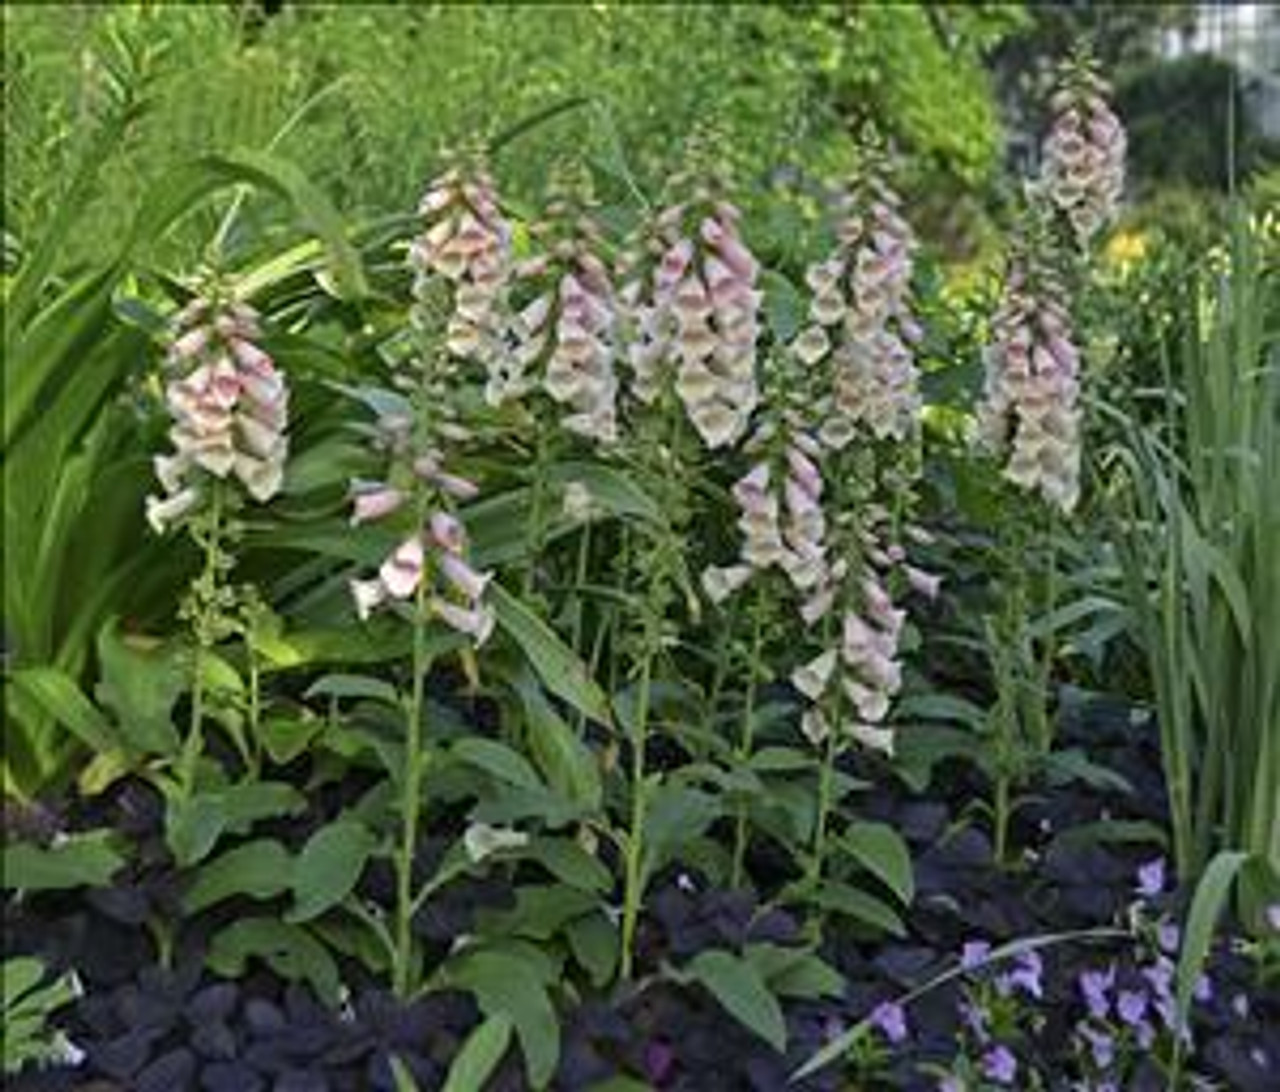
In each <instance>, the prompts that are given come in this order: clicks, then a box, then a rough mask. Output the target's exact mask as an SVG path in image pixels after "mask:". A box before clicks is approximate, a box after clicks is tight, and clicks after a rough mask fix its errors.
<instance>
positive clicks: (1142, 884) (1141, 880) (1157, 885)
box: [1134, 857, 1164, 899]
mask: <svg viewBox="0 0 1280 1092" xmlns="http://www.w3.org/2000/svg"><path fill="white" fill-rule="evenodd" d="M1163 890H1164V858H1163V857H1157V858H1156V859H1155V860H1154V861H1148V862H1147V863H1146V864H1144V865H1143V866H1142V867H1141V868H1139V869H1138V885H1137V887H1135V888H1134V891H1135V892H1136V893H1137V894H1138V896H1139V897H1140V898H1144V899H1154V898H1155V897H1156V896H1157V895H1159V894H1160V893H1161V892H1162V891H1163Z"/></svg>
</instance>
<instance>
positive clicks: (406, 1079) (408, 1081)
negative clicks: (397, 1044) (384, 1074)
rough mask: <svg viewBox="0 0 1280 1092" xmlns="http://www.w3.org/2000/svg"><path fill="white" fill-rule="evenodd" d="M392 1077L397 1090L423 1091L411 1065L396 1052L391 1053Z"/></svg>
mask: <svg viewBox="0 0 1280 1092" xmlns="http://www.w3.org/2000/svg"><path fill="white" fill-rule="evenodd" d="M391 1079H392V1080H393V1081H394V1082H395V1092H422V1090H421V1089H420V1088H419V1087H418V1082H417V1081H415V1080H414V1079H413V1074H412V1073H410V1072H409V1067H408V1066H407V1065H405V1064H404V1062H402V1061H401V1060H400V1058H399V1056H398V1055H395V1054H393V1055H391Z"/></svg>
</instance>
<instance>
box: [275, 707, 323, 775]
mask: <svg viewBox="0 0 1280 1092" xmlns="http://www.w3.org/2000/svg"><path fill="white" fill-rule="evenodd" d="M326 727H328V724H327V722H326V721H324V720H323V719H321V718H320V717H268V718H267V719H265V720H264V721H262V723H261V724H259V725H258V738H259V739H260V740H261V741H262V746H263V747H264V748H265V749H266V752H267V754H269V755H270V756H271V761H272V762H274V763H276V764H277V765H279V766H287V765H288V764H289V763H290V762H292V761H293V760H294V759H295V758H297V757H298V756H299V755H302V754H305V753H306V750H307V748H308V747H309V746H310V744H311V741H312V740H313V739H315V738H316V736H318V735H319V734H320V733H321V732H323V731H324V730H325V728H326Z"/></svg>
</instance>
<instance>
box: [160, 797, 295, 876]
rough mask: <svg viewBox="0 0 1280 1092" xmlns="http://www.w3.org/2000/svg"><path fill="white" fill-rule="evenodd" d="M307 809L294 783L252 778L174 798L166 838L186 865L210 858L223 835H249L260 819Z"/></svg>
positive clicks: (166, 828)
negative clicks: (187, 796) (245, 781)
mask: <svg viewBox="0 0 1280 1092" xmlns="http://www.w3.org/2000/svg"><path fill="white" fill-rule="evenodd" d="M305 809H306V800H305V799H304V798H303V797H302V794H301V793H299V792H298V790H297V789H295V788H294V787H293V786H292V785H287V784H285V783H284V782H281V781H250V782H247V783H245V784H243V785H232V786H231V787H230V788H226V789H222V790H219V791H215V792H207V793H200V794H199V795H197V796H193V797H190V798H188V799H185V800H182V799H178V800H172V801H170V803H169V810H168V817H167V821H166V823H165V839H166V841H167V842H168V844H169V849H170V850H171V851H172V853H173V856H174V860H175V861H177V863H178V864H179V865H180V866H182V867H184V868H185V867H187V866H189V865H193V864H195V863H197V862H198V861H201V860H203V859H204V858H205V857H207V856H208V855H209V851H210V850H211V849H213V847H214V846H215V845H216V844H217V842H218V839H219V838H221V837H222V835H223V834H247V833H248V832H249V830H250V829H251V828H252V826H253V824H254V823H256V822H258V821H259V820H262V819H275V818H277V817H279V816H281V815H297V814H299V813H300V812H302V811H304V810H305Z"/></svg>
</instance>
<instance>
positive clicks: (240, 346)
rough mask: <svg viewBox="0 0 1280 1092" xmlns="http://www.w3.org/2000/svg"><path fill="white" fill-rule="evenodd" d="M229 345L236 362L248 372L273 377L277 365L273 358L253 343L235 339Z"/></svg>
mask: <svg viewBox="0 0 1280 1092" xmlns="http://www.w3.org/2000/svg"><path fill="white" fill-rule="evenodd" d="M227 344H228V345H229V346H230V347H231V352H232V355H233V356H235V358H236V361H237V362H238V363H239V364H240V365H241V367H243V368H245V369H246V370H248V371H251V372H255V373H256V374H258V375H264V376H265V375H271V374H272V373H273V372H274V371H275V365H274V364H273V362H272V360H271V357H269V356H268V355H267V354H266V353H264V352H263V351H262V350H261V349H259V348H258V347H257V346H256V345H254V344H253V342H251V341H245V340H243V339H242V338H238V337H235V338H232V339H231V340H230V341H229V342H228V343H227Z"/></svg>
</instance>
